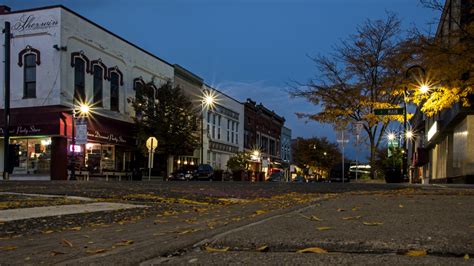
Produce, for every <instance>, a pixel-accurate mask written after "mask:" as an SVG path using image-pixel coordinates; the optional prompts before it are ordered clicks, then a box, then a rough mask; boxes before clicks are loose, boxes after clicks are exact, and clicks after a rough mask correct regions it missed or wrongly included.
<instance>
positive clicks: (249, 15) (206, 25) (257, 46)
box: [3, 0, 439, 158]
mask: <svg viewBox="0 0 474 266" xmlns="http://www.w3.org/2000/svg"><path fill="white" fill-rule="evenodd" d="M3 2H4V4H6V5H8V6H10V7H11V8H12V10H18V9H25V8H34V7H40V6H46V5H55V4H62V5H65V6H66V7H68V8H70V9H72V10H74V11H76V12H77V13H79V14H81V15H83V16H84V17H86V18H88V19H90V20H92V21H94V22H96V23H98V24H99V25H102V26H103V27H105V28H107V29H109V30H110V31H112V32H114V33H116V34H117V35H119V36H122V37H123V38H125V39H127V40H129V41H130V42H132V43H135V44H137V45H138V46H140V47H142V48H144V49H146V50H148V51H150V52H152V53H154V54H155V55H157V56H159V57H161V58H163V59H165V60H167V61H168V62H170V63H177V64H180V65H181V66H183V67H185V68H187V69H188V70H190V71H192V72H193V73H195V74H196V75H198V76H201V77H202V78H204V80H205V82H206V83H207V84H209V85H212V86H214V87H215V88H217V89H219V90H221V91H223V92H225V93H226V94H228V95H230V96H232V97H234V98H236V99H237V100H239V101H245V100H246V99H247V98H252V99H253V100H256V101H257V102H262V103H263V104H264V105H265V106H267V107H268V108H270V109H272V110H275V112H276V113H278V114H280V115H282V116H284V117H285V118H286V121H287V122H286V126H287V127H289V128H291V129H292V131H293V137H298V136H302V137H312V136H326V137H328V138H329V139H331V140H335V138H336V136H335V133H334V132H333V130H332V127H330V126H328V125H325V126H324V125H320V124H318V123H316V122H307V121H305V120H300V119H298V118H296V116H295V115H294V113H295V112H313V111H316V110H317V107H316V106H313V105H310V104H309V103H306V102H305V101H304V100H295V99H290V98H289V97H288V94H287V93H286V87H287V85H286V83H287V82H288V81H289V80H291V79H294V80H298V81H306V80H308V79H309V78H311V77H312V75H313V74H314V70H315V69H314V67H313V65H312V63H311V61H310V60H309V59H308V57H307V55H316V54H325V53H328V52H330V51H331V47H332V46H333V45H334V44H337V42H338V41H340V40H341V39H343V38H345V37H347V36H348V35H349V34H352V33H354V32H355V27H356V26H357V25H358V24H361V23H362V22H364V21H365V20H366V19H368V18H370V19H378V18H383V17H384V16H385V12H386V11H393V12H395V13H397V14H398V15H399V17H400V18H401V19H402V22H403V27H404V28H408V27H410V26H412V25H416V26H417V27H419V28H421V29H425V30H429V28H430V23H432V22H434V21H435V20H436V19H437V18H438V16H439V14H438V13H436V12H433V11H431V10H429V9H425V8H423V7H422V6H421V4H420V3H419V0H166V1H165V0H133V1H132V0H128V1H126V0H100V1H99V0H80V1H79V0H56V1H54V0H35V1H27V0H4V1H3ZM431 27H433V25H432V24H431ZM346 151H347V152H348V154H347V156H348V157H350V158H354V157H355V151H354V149H353V148H352V147H351V145H349V147H348V148H347V149H346ZM363 154H364V155H366V154H367V153H365V152H364V153H363Z"/></svg>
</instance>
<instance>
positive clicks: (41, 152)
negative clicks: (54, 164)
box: [10, 138, 51, 175]
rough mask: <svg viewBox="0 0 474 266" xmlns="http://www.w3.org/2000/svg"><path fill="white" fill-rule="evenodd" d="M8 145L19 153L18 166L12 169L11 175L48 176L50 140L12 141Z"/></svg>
mask: <svg viewBox="0 0 474 266" xmlns="http://www.w3.org/2000/svg"><path fill="white" fill-rule="evenodd" d="M10 143H11V144H13V145H17V146H18V151H19V152H18V154H19V165H18V166H15V167H14V168H13V174H18V175H49V173H50V167H51V138H32V139H12V140H11V142H10Z"/></svg>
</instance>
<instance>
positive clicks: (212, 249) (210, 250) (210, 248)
mask: <svg viewBox="0 0 474 266" xmlns="http://www.w3.org/2000/svg"><path fill="white" fill-rule="evenodd" d="M206 251H208V252H226V251H229V247H225V248H212V247H206Z"/></svg>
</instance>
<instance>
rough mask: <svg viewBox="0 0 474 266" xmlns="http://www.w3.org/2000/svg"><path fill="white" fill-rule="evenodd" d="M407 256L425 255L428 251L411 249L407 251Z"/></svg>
mask: <svg viewBox="0 0 474 266" xmlns="http://www.w3.org/2000/svg"><path fill="white" fill-rule="evenodd" d="M405 255H406V256H409V257H423V256H426V255H427V253H426V250H423V249H421V250H409V251H407V252H406V253H405Z"/></svg>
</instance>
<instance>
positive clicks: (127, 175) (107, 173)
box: [102, 171, 131, 181]
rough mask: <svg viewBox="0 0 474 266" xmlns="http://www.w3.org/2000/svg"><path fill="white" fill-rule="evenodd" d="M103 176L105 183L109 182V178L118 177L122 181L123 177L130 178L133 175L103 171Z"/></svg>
mask: <svg viewBox="0 0 474 266" xmlns="http://www.w3.org/2000/svg"><path fill="white" fill-rule="evenodd" d="M102 174H104V175H105V181H109V176H113V177H115V176H117V177H118V178H119V181H122V176H123V177H126V178H128V177H129V176H130V174H131V173H129V172H115V171H103V172H102Z"/></svg>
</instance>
